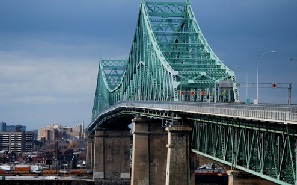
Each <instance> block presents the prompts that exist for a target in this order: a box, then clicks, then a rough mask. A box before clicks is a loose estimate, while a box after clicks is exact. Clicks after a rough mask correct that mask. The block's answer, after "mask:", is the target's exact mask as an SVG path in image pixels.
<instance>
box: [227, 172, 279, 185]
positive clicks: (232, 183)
mask: <svg viewBox="0 0 297 185" xmlns="http://www.w3.org/2000/svg"><path fill="white" fill-rule="evenodd" d="M227 173H228V185H274V184H275V183H273V182H271V181H268V180H266V179H263V178H260V177H257V176H255V175H252V174H248V173H245V172H242V171H238V170H228V171H227Z"/></svg>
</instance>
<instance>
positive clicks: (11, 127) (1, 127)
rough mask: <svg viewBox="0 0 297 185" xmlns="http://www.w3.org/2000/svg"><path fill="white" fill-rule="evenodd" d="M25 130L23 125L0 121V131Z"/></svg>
mask: <svg viewBox="0 0 297 185" xmlns="http://www.w3.org/2000/svg"><path fill="white" fill-rule="evenodd" d="M22 131H26V126H23V125H7V124H6V123H5V122H3V121H1V122H0V132H22Z"/></svg>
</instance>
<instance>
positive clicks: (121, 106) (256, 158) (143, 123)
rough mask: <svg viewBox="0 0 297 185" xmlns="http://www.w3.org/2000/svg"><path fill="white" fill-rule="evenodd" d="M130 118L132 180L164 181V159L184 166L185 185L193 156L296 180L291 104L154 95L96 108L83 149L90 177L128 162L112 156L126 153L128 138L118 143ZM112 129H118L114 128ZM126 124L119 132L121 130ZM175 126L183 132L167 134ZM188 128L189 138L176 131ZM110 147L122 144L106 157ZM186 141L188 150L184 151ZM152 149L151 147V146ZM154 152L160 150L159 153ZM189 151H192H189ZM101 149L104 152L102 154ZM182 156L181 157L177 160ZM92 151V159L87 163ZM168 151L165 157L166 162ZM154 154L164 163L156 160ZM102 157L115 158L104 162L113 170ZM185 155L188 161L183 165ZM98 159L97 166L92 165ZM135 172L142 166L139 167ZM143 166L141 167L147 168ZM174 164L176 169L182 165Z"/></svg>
mask: <svg viewBox="0 0 297 185" xmlns="http://www.w3.org/2000/svg"><path fill="white" fill-rule="evenodd" d="M131 120H133V121H131ZM131 122H132V123H133V154H132V155H133V157H132V174H131V184H138V182H140V181H141V182H144V181H145V182H146V184H154V183H153V182H154V179H155V181H158V184H164V183H165V180H166V183H167V184H168V183H169V182H170V174H171V173H170V171H169V172H168V170H169V168H170V164H168V163H174V168H175V170H177V169H176V168H178V167H179V168H185V169H186V170H185V171H183V172H184V173H188V175H184V176H185V177H186V178H188V179H189V180H187V181H188V182H189V183H188V184H190V183H191V182H192V181H191V179H193V178H191V174H192V173H193V169H195V168H196V167H197V165H198V163H201V164H202V162H203V161H200V162H199V159H200V160H202V159H210V160H212V161H214V162H216V163H219V164H221V165H223V166H224V167H226V169H232V170H240V171H241V172H247V173H248V174H253V175H255V176H254V178H255V177H256V176H258V177H261V178H264V179H266V180H268V182H274V183H277V184H296V183H297V181H296V173H297V172H296V165H297V163H296V155H297V153H296V152H295V151H296V148H295V146H297V143H296V141H297V106H295V105H291V106H288V105H272V104H258V105H253V104H248V105H246V104H238V103H206V102H154V101H128V102H121V103H118V104H116V105H113V106H111V107H109V108H108V109H106V110H104V111H102V112H101V113H100V114H99V115H98V116H97V118H96V119H95V121H94V122H93V123H91V124H90V125H89V126H88V130H89V133H90V142H89V143H88V151H93V153H92V152H88V162H87V163H88V165H92V166H93V167H94V179H97V180H98V179H110V178H114V177H115V176H116V175H114V174H115V172H114V170H115V169H116V168H117V169H118V170H121V169H122V168H123V166H129V164H127V161H126V162H119V161H118V159H116V158H121V160H120V161H125V160H128V159H127V155H126V154H127V150H128V151H130V149H129V144H125V143H123V142H125V141H126V143H128V142H129V141H130V140H129V131H128V129H127V128H128V127H127V126H128V125H129V124H131ZM148 123H149V124H148ZM165 130H166V131H167V132H168V133H167V132H166V131H165ZM116 131H120V133H121V134H120V135H119V134H117V133H116ZM125 131H126V134H123V133H124V132H125ZM189 131H190V132H189ZM177 132H180V133H182V134H180V133H179V135H178V136H177V135H175V136H173V135H172V134H174V133H177ZM187 133H189V134H188V136H187V137H188V139H187V137H186V138H183V136H184V135H187ZM113 135H114V136H113ZM113 137H114V138H120V140H113V139H111V140H108V138H109V139H110V138H113ZM179 137H180V138H179ZM94 138H95V139H94ZM96 138H97V140H96ZM98 138H100V139H98ZM102 138H105V139H102ZM177 138H179V139H177ZM92 139H94V140H92ZM174 142H177V143H179V144H180V146H179V149H177V150H175V152H176V153H177V155H178V156H177V157H176V156H175V155H176V154H173V153H174V152H173V153H172V151H174V150H173V148H174V147H172V146H173V145H174V144H173V143H174ZM98 143H99V144H98ZM170 143H171V144H170ZM179 144H176V146H178V145H179ZM98 145H99V146H100V147H101V148H100V149H98V148H99V147H97V146H98ZM111 146H112V148H114V147H116V146H118V148H121V149H118V150H126V151H122V152H121V151H117V153H118V154H117V156H114V157H110V156H111V155H112V153H114V149H112V148H110V147H111ZM165 146H166V147H167V149H166V150H165V149H164V148H166V147H165ZM181 146H182V147H181ZM187 146H188V147H187ZM96 147H97V148H96ZM123 148H126V149H123ZM188 148H191V150H190V151H189V149H188ZM108 150H110V151H111V153H109V154H108V152H106V151H108ZM153 150H154V151H155V152H152V151H153ZM98 151H99V152H98ZM103 151H104V152H105V153H104V152H103ZM156 151H159V152H160V151H162V154H160V153H156ZM96 153H97V154H96ZM98 153H100V155H99V154H98ZM121 153H122V154H121ZM166 153H167V155H166ZM169 153H170V155H169ZM180 153H186V155H180ZM193 154H197V155H194V157H193ZM104 155H106V156H107V155H108V156H109V159H107V157H106V156H105V157H104ZM120 155H123V156H125V155H126V157H120ZM146 155H147V156H146ZM182 156H183V157H185V158H186V159H183V160H182V159H181V158H183V157H182ZM197 156H199V157H197ZM96 157H97V158H96ZM154 157H155V158H158V157H159V158H160V159H159V161H158V159H153V158H154ZM173 157H175V158H174V162H172V160H173V159H172V158H173ZM93 158H94V164H92V162H90V160H92V159H93ZM98 158H100V159H102V160H101V162H100V164H98V163H97V164H96V161H97V160H96V159H98ZM168 158H171V162H169V161H170V159H168ZM178 158H180V159H178ZM144 159H145V160H144ZM161 159H162V161H165V162H163V163H162V162H160V161H161ZM105 160H107V161H109V162H108V166H111V164H112V162H111V161H117V162H115V163H118V164H121V165H120V166H118V167H113V168H112V169H110V171H113V172H112V173H113V175H111V176H108V175H107V174H108V172H107V171H108V170H106V168H107V167H106V166H107V164H105V162H104V161H105ZM184 160H186V163H187V164H188V165H186V166H185V165H184V163H185V161H184ZM197 160H198V161H197ZM143 161H146V162H143ZM156 161H158V162H156ZM178 161H180V163H182V164H183V165H180V164H176V163H179V162H178ZM181 161H182V162H181ZM197 162H198V163H197ZM98 165H99V166H100V165H101V167H102V168H98ZM195 165H196V166H195ZM92 166H91V167H92ZM96 166H97V167H96ZM104 166H105V167H104ZM153 167H154V168H153ZM157 167H158V170H157ZM228 167H229V168H228ZM104 168H105V171H104ZM124 168H127V167H124ZM147 168H149V169H147ZM160 169H163V171H166V174H165V173H164V174H162V173H163V172H161V171H162V170H161V171H160ZM147 170H148V171H147ZM124 171H125V172H116V174H119V178H130V174H129V173H130V172H129V171H127V170H124ZM137 171H142V174H139V172H137ZM143 171H147V173H146V174H147V175H145V172H143ZM179 171H181V173H182V170H179ZM133 173H135V174H133ZM154 173H155V177H154V178H153V176H154V175H153V174H154ZM174 173H176V172H172V174H171V176H177V177H178V176H179V175H177V174H174ZM234 173H236V171H235V172H234V171H232V173H231V174H230V176H232V175H233V176H232V178H234ZM168 174H169V175H168ZM157 176H160V177H157ZM162 177H164V178H163V179H164V183H160V181H162V180H160V179H162ZM236 178H237V179H239V180H238V182H239V183H242V181H240V178H239V177H238V176H236ZM167 181H168V182H167ZM233 181H234V183H233V184H236V180H234V179H233ZM133 182H134V183H133ZM136 182H137V183H136ZM171 182H172V183H169V184H173V181H172V180H171ZM183 182H185V181H183ZM259 182H260V181H259ZM237 184H238V183H237Z"/></svg>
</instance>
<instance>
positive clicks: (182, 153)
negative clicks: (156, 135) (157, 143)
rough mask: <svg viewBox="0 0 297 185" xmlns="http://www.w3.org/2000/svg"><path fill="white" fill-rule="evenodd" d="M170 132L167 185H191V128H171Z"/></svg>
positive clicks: (169, 128)
mask: <svg viewBox="0 0 297 185" xmlns="http://www.w3.org/2000/svg"><path fill="white" fill-rule="evenodd" d="M166 130H167V131H168V145H167V148H168V149H167V165H166V183H165V185H180V184H183V185H190V184H191V169H190V139H191V138H190V134H191V131H192V128H191V127H189V126H182V125H181V126H170V127H167V128H166Z"/></svg>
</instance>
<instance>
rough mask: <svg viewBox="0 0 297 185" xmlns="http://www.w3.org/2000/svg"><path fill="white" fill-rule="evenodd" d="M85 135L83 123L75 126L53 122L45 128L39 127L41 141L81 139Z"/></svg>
mask: <svg viewBox="0 0 297 185" xmlns="http://www.w3.org/2000/svg"><path fill="white" fill-rule="evenodd" d="M83 135H84V129H83V124H78V125H75V126H73V127H67V126H62V125H60V124H52V125H49V126H47V127H44V128H40V129H38V140H39V141H50V140H60V139H74V138H75V139H81V138H83Z"/></svg>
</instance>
